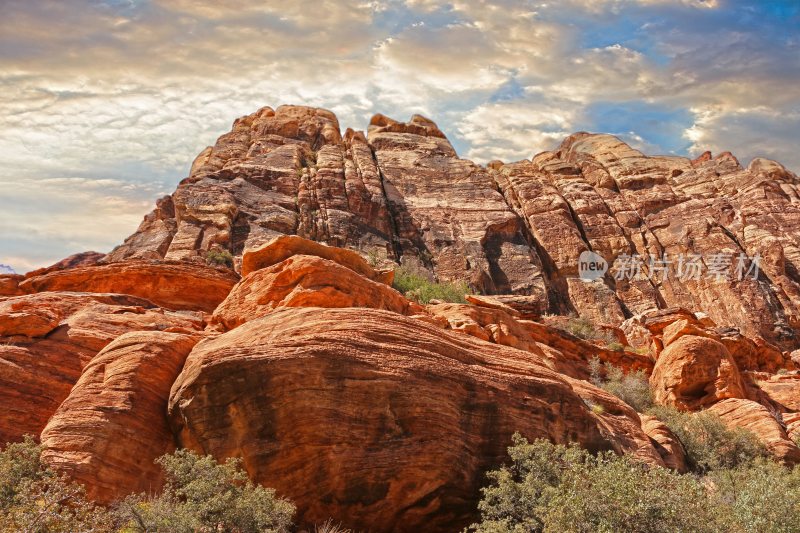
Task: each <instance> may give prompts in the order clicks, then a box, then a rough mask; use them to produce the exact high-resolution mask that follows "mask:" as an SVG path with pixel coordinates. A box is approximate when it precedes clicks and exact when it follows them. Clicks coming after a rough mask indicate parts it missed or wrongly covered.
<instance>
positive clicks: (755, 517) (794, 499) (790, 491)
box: [711, 459, 800, 533]
mask: <svg viewBox="0 0 800 533" xmlns="http://www.w3.org/2000/svg"><path fill="white" fill-rule="evenodd" d="M711 478H712V480H713V483H714V498H715V500H716V501H717V502H718V505H719V506H720V508H724V509H725V510H726V512H725V513H724V516H725V517H726V518H727V519H728V522H729V523H728V531H731V532H733V533H746V532H747V533H750V532H756V533H790V532H796V531H800V466H795V467H794V469H792V470H790V469H788V468H785V467H783V466H781V465H779V464H777V463H775V462H773V461H768V460H766V459H757V460H756V461H753V462H751V463H747V464H744V465H739V466H737V467H736V468H732V469H723V470H717V471H715V472H713V473H712V474H711Z"/></svg>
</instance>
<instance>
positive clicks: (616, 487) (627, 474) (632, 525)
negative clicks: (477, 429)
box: [469, 435, 717, 533]
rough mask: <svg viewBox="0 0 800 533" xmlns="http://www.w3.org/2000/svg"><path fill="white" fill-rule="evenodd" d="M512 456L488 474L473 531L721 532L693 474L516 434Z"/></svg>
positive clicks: (701, 488) (485, 532)
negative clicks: (685, 474)
mask: <svg viewBox="0 0 800 533" xmlns="http://www.w3.org/2000/svg"><path fill="white" fill-rule="evenodd" d="M508 451H509V455H510V457H511V464H510V465H509V466H504V467H502V468H500V469H498V470H495V471H492V472H489V473H488V477H489V479H490V481H491V483H490V484H489V486H487V487H485V488H483V489H482V492H483V498H482V500H481V501H480V503H479V505H478V509H479V511H480V514H481V522H480V523H477V524H473V525H472V526H471V527H470V528H469V529H470V530H472V531H478V532H481V533H500V532H509V533H510V532H514V533H516V532H520V533H521V532H595V531H601V532H616V531H626V532H628V531H634V532H636V531H639V532H650V531H652V532H656V531H659V532H660V531H716V529H715V527H716V524H717V517H716V516H715V514H714V512H713V511H712V506H711V505H709V502H708V496H707V494H706V492H705V490H704V488H703V485H702V484H701V483H700V482H699V481H698V480H697V479H696V478H694V477H692V476H684V475H680V474H677V473H675V472H672V471H670V470H667V469H664V468H658V467H653V468H648V467H646V466H644V465H642V464H640V463H637V462H636V461H635V460H634V459H631V458H630V457H624V456H623V457H620V456H617V455H615V454H613V453H611V452H605V453H601V454H599V455H597V456H593V455H591V454H590V453H589V452H587V451H585V450H582V449H580V448H579V447H578V446H577V445H575V444H572V445H570V446H563V445H554V444H551V443H550V442H548V441H546V440H536V441H533V442H530V443H529V442H528V441H527V440H525V439H524V438H522V437H520V436H519V435H515V436H514V441H513V446H511V447H510V448H509V450H508Z"/></svg>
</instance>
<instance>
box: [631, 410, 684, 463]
mask: <svg viewBox="0 0 800 533" xmlns="http://www.w3.org/2000/svg"><path fill="white" fill-rule="evenodd" d="M639 417H640V418H641V420H642V430H643V431H644V432H645V434H646V435H647V436H648V437H650V440H651V441H652V442H653V446H654V447H655V449H656V450H657V451H658V453H659V455H661V459H662V460H663V461H664V464H665V465H666V466H667V467H669V468H672V469H673V470H677V471H678V472H687V471H688V470H689V467H688V466H687V464H686V451H685V450H684V449H683V445H682V444H681V441H680V439H678V437H676V436H675V434H674V433H672V431H671V430H670V429H669V428H668V427H667V425H666V424H665V423H664V422H662V421H661V420H659V419H658V418H656V417H654V416H648V415H643V414H640V415H639Z"/></svg>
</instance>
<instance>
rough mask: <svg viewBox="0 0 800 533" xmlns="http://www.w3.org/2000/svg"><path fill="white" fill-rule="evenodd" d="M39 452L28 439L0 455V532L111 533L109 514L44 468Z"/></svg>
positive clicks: (78, 488) (72, 484) (31, 439)
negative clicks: (107, 532) (106, 532)
mask: <svg viewBox="0 0 800 533" xmlns="http://www.w3.org/2000/svg"><path fill="white" fill-rule="evenodd" d="M41 451H42V449H41V447H40V446H39V445H37V444H36V442H34V440H33V438H31V437H30V436H28V437H26V438H25V440H24V441H22V442H18V443H11V444H7V445H6V447H5V449H3V450H2V451H0V532H3V533H6V532H7V533H12V532H18V531H30V532H37V533H61V532H64V533H67V532H70V533H93V532H101V531H109V530H111V527H112V519H111V516H110V515H109V513H108V512H106V511H105V509H103V508H102V507H98V506H96V505H95V504H93V503H91V502H89V501H87V500H86V498H85V497H84V490H83V487H81V486H80V485H78V484H75V483H72V482H70V481H69V480H68V479H66V478H65V477H63V476H60V475H58V474H57V473H55V472H54V471H53V470H51V469H49V468H47V466H46V465H44V464H43V463H42V462H41V459H40V457H41Z"/></svg>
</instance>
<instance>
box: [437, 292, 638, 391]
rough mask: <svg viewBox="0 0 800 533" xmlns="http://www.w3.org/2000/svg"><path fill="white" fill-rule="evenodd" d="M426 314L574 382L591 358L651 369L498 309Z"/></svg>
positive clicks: (442, 307) (444, 308)
mask: <svg viewBox="0 0 800 533" xmlns="http://www.w3.org/2000/svg"><path fill="white" fill-rule="evenodd" d="M428 311H429V312H430V313H431V314H432V315H434V316H436V317H441V318H443V319H445V321H446V326H445V327H446V328H448V329H450V330H452V331H456V332H459V333H465V334H467V335H471V336H473V337H476V338H478V339H481V340H485V341H489V342H494V343H497V344H503V345H506V346H511V347H513V348H517V349H520V350H526V351H529V352H531V353H535V354H537V355H540V356H542V357H543V360H544V362H545V364H546V365H547V366H548V368H551V369H552V370H555V371H556V372H559V373H562V374H566V375H568V376H571V377H573V378H576V379H588V378H589V367H588V363H589V361H590V360H591V359H592V358H594V357H597V358H598V359H600V361H602V362H604V363H609V364H612V365H614V366H617V367H620V368H622V369H624V370H625V371H626V372H630V371H636V370H642V371H644V372H645V373H647V374H649V373H650V371H651V370H652V369H653V362H652V361H651V360H650V359H649V358H648V357H646V356H643V355H640V354H637V353H634V352H629V351H617V350H610V349H607V348H605V347H603V346H599V345H596V344H593V343H591V342H588V341H584V340H582V339H579V338H578V337H575V336H574V335H571V334H569V333H567V332H565V331H563V330H560V329H558V328H554V327H549V326H546V325H544V324H540V323H537V322H532V321H529V320H521V319H517V318H515V317H514V316H513V315H511V314H509V313H508V312H507V311H506V310H504V309H501V308H497V307H494V308H493V307H485V306H476V305H463V304H438V305H431V306H428Z"/></svg>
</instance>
